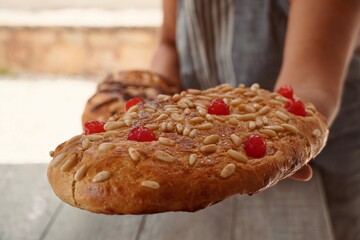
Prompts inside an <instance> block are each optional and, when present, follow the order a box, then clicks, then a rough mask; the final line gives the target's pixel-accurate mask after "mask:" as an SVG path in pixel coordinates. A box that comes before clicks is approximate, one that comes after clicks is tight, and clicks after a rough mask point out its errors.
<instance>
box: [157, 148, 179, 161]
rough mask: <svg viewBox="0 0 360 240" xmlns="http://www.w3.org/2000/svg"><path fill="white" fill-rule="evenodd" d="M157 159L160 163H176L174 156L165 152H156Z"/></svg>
mask: <svg viewBox="0 0 360 240" xmlns="http://www.w3.org/2000/svg"><path fill="white" fill-rule="evenodd" d="M155 158H157V159H158V160H160V161H163V162H174V161H175V158H174V157H173V156H171V155H170V154H168V153H166V152H164V151H160V150H157V151H155Z"/></svg>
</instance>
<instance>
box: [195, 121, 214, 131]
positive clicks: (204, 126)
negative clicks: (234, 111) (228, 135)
mask: <svg viewBox="0 0 360 240" xmlns="http://www.w3.org/2000/svg"><path fill="white" fill-rule="evenodd" d="M213 126H214V125H213V124H212V123H203V124H201V125H199V126H198V129H200V130H209V129H211V128H212V127H213Z"/></svg>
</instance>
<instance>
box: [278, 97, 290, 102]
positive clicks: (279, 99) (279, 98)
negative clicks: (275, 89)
mask: <svg viewBox="0 0 360 240" xmlns="http://www.w3.org/2000/svg"><path fill="white" fill-rule="evenodd" d="M275 100H277V101H280V102H283V103H287V102H288V101H289V99H287V98H285V97H283V96H276V97H275Z"/></svg>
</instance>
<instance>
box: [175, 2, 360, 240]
mask: <svg viewBox="0 0 360 240" xmlns="http://www.w3.org/2000/svg"><path fill="white" fill-rule="evenodd" d="M288 9H289V5H288V1H287V0H271V1H270V0H267V1H254V0H222V1H219V0H197V1H193V0H181V1H178V12H177V32H176V35H177V36H176V44H177V50H178V54H179V60H180V78H181V82H182V85H183V87H184V88H185V89H186V88H198V89H205V88H209V87H211V86H215V85H218V84H221V83H230V84H232V85H234V86H236V85H238V84H240V83H244V84H245V85H247V86H250V85H251V84H252V83H255V82H257V83H259V84H260V86H261V87H263V88H266V89H268V90H273V87H274V84H275V81H276V79H277V77H278V75H279V72H280V68H281V64H282V54H283V48H284V41H285V33H286V26H287V17H288ZM313 164H314V165H316V166H317V167H318V168H319V170H320V171H321V173H322V176H323V182H324V188H325V192H326V197H327V200H328V206H329V210H330V215H331V218H332V223H333V229H334V231H335V236H336V237H337V239H342V240H343V239H360V210H359V209H360V51H358V52H355V53H354V55H353V58H352V60H351V64H350V66H349V69H348V74H347V77H346V82H345V86H344V94H343V97H342V104H341V110H340V113H339V115H338V117H337V119H336V120H335V122H334V124H333V126H332V127H331V129H330V137H329V141H328V144H327V146H326V147H325V149H324V151H323V152H322V153H321V154H320V155H319V156H318V157H317V158H316V160H315V161H313Z"/></svg>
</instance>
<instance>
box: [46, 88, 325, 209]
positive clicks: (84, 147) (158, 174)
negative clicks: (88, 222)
mask: <svg viewBox="0 0 360 240" xmlns="http://www.w3.org/2000/svg"><path fill="white" fill-rule="evenodd" d="M289 90H290V91H289ZM291 91H292V90H291V89H290V88H282V89H281V90H279V92H278V93H272V92H269V91H267V90H264V89H261V88H260V87H259V85H258V84H254V85H252V86H251V87H250V88H245V87H244V86H243V85H240V86H239V87H237V88H234V87H232V86H230V85H220V86H217V87H214V88H210V89H207V90H204V91H200V90H195V89H189V90H186V91H183V92H181V93H180V94H174V95H172V96H165V95H160V96H159V97H158V99H157V100H155V101H150V102H146V101H140V100H139V101H138V100H136V101H135V100H134V101H131V102H128V104H127V111H126V112H123V113H118V114H115V115H114V116H112V117H111V118H110V119H109V120H108V121H107V122H106V123H102V122H99V121H90V122H87V123H86V124H85V126H84V128H85V132H84V133H82V134H79V135H77V136H75V137H73V138H71V139H69V140H68V141H66V142H64V143H62V144H60V145H59V146H58V147H57V148H56V149H55V151H54V152H52V154H51V155H52V156H53V160H52V161H51V163H50V165H49V168H48V179H49V182H50V184H51V186H52V188H53V190H54V191H55V193H56V195H57V196H58V197H59V198H61V199H62V200H63V201H65V202H67V203H69V204H71V205H72V206H75V207H78V208H81V209H85V210H88V211H92V212H95V213H105V214H142V213H157V212H165V211H196V210H199V209H202V208H205V207H207V206H209V205H211V204H214V203H217V202H219V201H222V200H224V199H226V198H228V197H230V196H232V195H234V194H253V193H257V192H260V191H263V190H265V189H267V188H269V187H271V186H273V185H274V184H276V183H277V182H278V181H279V180H281V179H284V178H286V177H288V176H290V175H292V174H293V173H294V172H296V171H297V170H298V169H300V168H301V167H302V166H304V165H305V164H306V163H307V162H308V161H310V159H312V158H314V157H315V156H316V155H317V154H319V152H320V151H321V149H322V148H323V147H324V145H325V142H326V139H327V136H328V129H327V124H326V122H325V120H324V117H323V116H322V115H320V113H319V112H318V111H316V109H315V108H314V106H313V105H312V104H310V103H303V102H302V101H301V100H299V99H297V98H296V97H295V96H294V95H293V93H292V92H291Z"/></svg>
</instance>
